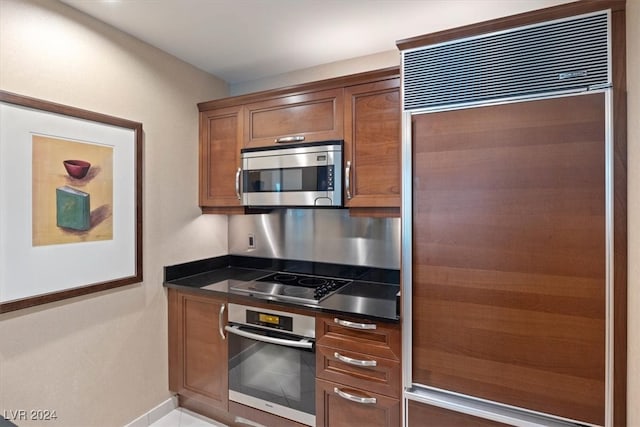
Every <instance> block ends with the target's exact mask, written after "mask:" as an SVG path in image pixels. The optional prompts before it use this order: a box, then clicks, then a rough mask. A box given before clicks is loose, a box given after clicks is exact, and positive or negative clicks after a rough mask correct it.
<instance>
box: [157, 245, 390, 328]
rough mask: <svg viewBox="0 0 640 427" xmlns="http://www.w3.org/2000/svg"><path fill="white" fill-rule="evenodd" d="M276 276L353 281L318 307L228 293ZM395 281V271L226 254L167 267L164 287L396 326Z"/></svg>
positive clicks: (317, 305) (316, 305)
mask: <svg viewBox="0 0 640 427" xmlns="http://www.w3.org/2000/svg"><path fill="white" fill-rule="evenodd" d="M274 271H283V272H289V273H305V274H317V275H321V276H330V277H339V278H345V279H351V280H353V282H351V283H350V284H348V285H347V286H345V287H344V288H342V289H340V290H339V291H337V292H336V293H334V294H332V295H330V296H329V297H327V298H326V299H324V300H322V301H320V302H319V303H318V304H306V305H300V304H295V303H290V302H284V301H277V302H274V301H270V300H266V299H261V298H257V297H253V296H248V295H246V294H240V293H236V292H234V291H231V290H230V289H231V287H232V285H233V282H234V281H251V280H255V279H258V278H260V277H263V276H266V275H268V274H270V273H272V272H274ZM399 278H400V274H399V271H397V270H387V269H376V268H370V267H361V266H348V265H338V264H325V263H314V262H308V261H291V260H273V259H265V258H252V257H241V256H234V255H225V256H222V257H217V258H210V259H206V260H200V261H194V262H190V263H184V264H179V265H174V266H167V267H165V281H164V285H165V286H166V287H169V288H176V289H182V290H190V291H194V292H202V293H210V294H220V295H224V296H233V298H234V299H237V300H238V301H241V300H243V299H244V300H247V299H250V300H254V301H256V300H258V301H261V302H266V303H276V304H278V305H281V306H291V307H297V308H306V309H308V310H312V311H320V312H328V313H336V314H344V315H352V316H355V317H362V318H368V319H372V320H382V321H386V322H398V321H399V315H398V311H397V304H396V295H397V294H398V292H399V290H400V286H399V284H398V283H399Z"/></svg>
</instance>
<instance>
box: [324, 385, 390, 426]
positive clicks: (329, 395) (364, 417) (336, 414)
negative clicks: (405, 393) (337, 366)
mask: <svg viewBox="0 0 640 427" xmlns="http://www.w3.org/2000/svg"><path fill="white" fill-rule="evenodd" d="M316 426H318V427H360V426H362V427H399V426H400V400H399V399H393V398H391V397H387V396H383V395H381V394H377V393H371V392H368V391H363V390H360V389H357V388H352V387H347V386H344V385H342V384H338V383H334V382H330V381H324V380H320V379H318V380H316Z"/></svg>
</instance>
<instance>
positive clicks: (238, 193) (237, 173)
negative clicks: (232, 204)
mask: <svg viewBox="0 0 640 427" xmlns="http://www.w3.org/2000/svg"><path fill="white" fill-rule="evenodd" d="M240 172H242V168H238V170H237V171H236V197H237V198H238V200H240V199H241V195H240Z"/></svg>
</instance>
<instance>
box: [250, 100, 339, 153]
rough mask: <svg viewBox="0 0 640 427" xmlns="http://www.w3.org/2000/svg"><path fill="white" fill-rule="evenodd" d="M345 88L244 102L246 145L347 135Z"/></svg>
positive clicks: (319, 139) (263, 144) (325, 139)
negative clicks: (344, 120)
mask: <svg viewBox="0 0 640 427" xmlns="http://www.w3.org/2000/svg"><path fill="white" fill-rule="evenodd" d="M342 108H343V106H342V89H341V88H338V89H330V90H322V91H317V92H309V93H303V94H300V95H292V96H284V97H280V98H275V99H268V100H265V101H259V102H254V103H251V104H247V105H245V106H244V119H245V120H244V146H245V147H263V146H268V145H275V144H276V143H278V141H279V140H282V141H283V142H286V140H287V138H290V137H298V138H300V141H299V142H302V141H304V142H309V141H328V140H331V139H343V126H342V120H343V119H342Z"/></svg>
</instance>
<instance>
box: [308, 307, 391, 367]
mask: <svg viewBox="0 0 640 427" xmlns="http://www.w3.org/2000/svg"><path fill="white" fill-rule="evenodd" d="M336 318H340V319H341V320H350V321H353V322H357V323H360V322H364V323H373V324H375V325H376V329H372V330H371V329H370V330H360V329H352V328H348V327H344V326H340V325H339V324H337V323H336V322H335V320H334V319H336ZM316 343H317V345H322V346H327V347H333V348H339V349H343V350H347V351H355V352H358V353H363V354H369V355H372V356H377V357H383V358H385V359H390V360H400V355H401V353H400V325H399V324H391V323H383V322H371V321H368V320H363V319H356V318H349V317H346V316H331V315H318V316H316Z"/></svg>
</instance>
